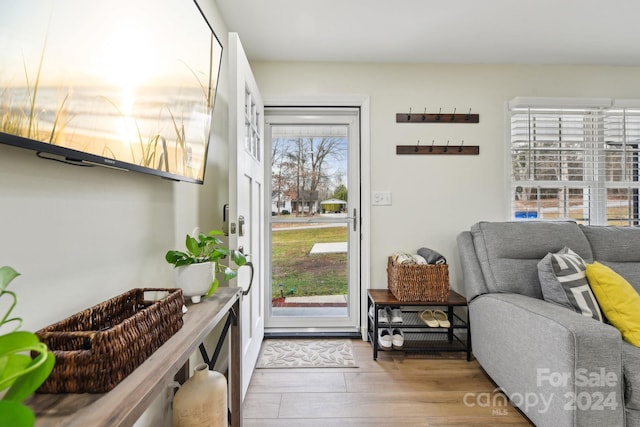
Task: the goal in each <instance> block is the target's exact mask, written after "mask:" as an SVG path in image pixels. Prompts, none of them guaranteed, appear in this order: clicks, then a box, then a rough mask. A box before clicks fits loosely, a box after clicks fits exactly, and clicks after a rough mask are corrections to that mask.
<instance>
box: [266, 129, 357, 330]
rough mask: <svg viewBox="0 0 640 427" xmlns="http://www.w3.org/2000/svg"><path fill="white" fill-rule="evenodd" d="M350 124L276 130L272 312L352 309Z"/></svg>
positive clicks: (322, 313) (334, 313) (320, 313)
mask: <svg viewBox="0 0 640 427" xmlns="http://www.w3.org/2000/svg"><path fill="white" fill-rule="evenodd" d="M348 131H349V128H348V126H345V125H331V126H330V125H274V126H273V128H272V132H271V137H272V140H271V153H272V156H271V168H272V172H271V188H272V200H271V202H272V203H271V213H272V216H271V218H272V221H271V272H272V280H271V303H272V305H271V308H272V311H271V314H272V316H273V317H278V316H313V317H327V316H328V317H346V316H348V315H349V310H348V307H349V304H348V303H349V298H350V295H349V294H350V292H349V256H348V243H349V234H350V233H349V224H350V220H351V219H350V218H349V216H348V182H347V181H348V180H347V177H348V173H347V172H348V171H347V165H348Z"/></svg>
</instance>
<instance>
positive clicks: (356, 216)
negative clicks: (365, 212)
mask: <svg viewBox="0 0 640 427" xmlns="http://www.w3.org/2000/svg"><path fill="white" fill-rule="evenodd" d="M357 227H358V210H357V209H356V208H353V231H357Z"/></svg>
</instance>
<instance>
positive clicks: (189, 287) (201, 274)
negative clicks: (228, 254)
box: [174, 262, 215, 303]
mask: <svg viewBox="0 0 640 427" xmlns="http://www.w3.org/2000/svg"><path fill="white" fill-rule="evenodd" d="M214 266H215V263H213V262H203V263H200V264H190V265H183V266H180V267H176V268H175V269H174V271H175V276H176V286H177V287H179V288H180V289H182V295H183V296H184V297H185V298H186V297H191V301H192V302H193V303H199V302H200V299H201V297H202V295H205V294H206V293H207V292H208V291H209V288H210V287H211V283H212V282H213V272H214Z"/></svg>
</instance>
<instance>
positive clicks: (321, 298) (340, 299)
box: [284, 295, 347, 304]
mask: <svg viewBox="0 0 640 427" xmlns="http://www.w3.org/2000/svg"><path fill="white" fill-rule="evenodd" d="M346 302H347V296H346V295H316V296H309V297H286V298H285V299H284V303H285V304H314V303H315V304H318V303H319V304H327V303H334V304H335V303H346Z"/></svg>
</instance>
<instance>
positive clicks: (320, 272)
mask: <svg viewBox="0 0 640 427" xmlns="http://www.w3.org/2000/svg"><path fill="white" fill-rule="evenodd" d="M345 241H347V228H346V227H331V228H312V229H298V230H282V231H276V232H273V233H272V246H271V259H272V273H273V277H272V290H271V295H272V297H273V298H277V297H280V288H279V286H278V285H279V284H283V285H284V286H283V289H284V294H285V297H286V296H310V295H339V294H346V293H347V254H346V253H340V254H314V255H311V254H309V252H310V251H311V248H312V247H313V245H314V244H315V243H333V242H345ZM292 289H293V293H291V290H292Z"/></svg>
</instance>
